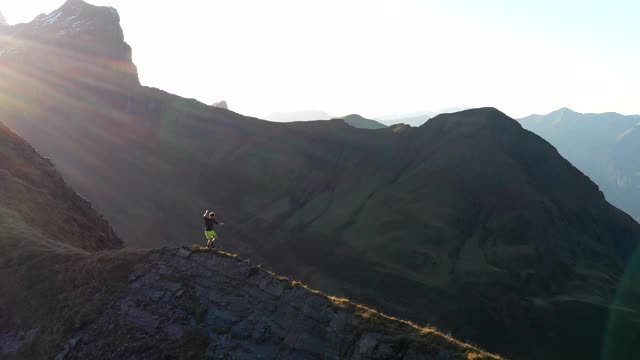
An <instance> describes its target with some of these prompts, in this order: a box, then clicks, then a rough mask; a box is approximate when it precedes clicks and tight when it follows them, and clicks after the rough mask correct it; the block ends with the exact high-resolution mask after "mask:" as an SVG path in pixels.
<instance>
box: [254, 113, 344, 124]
mask: <svg viewBox="0 0 640 360" xmlns="http://www.w3.org/2000/svg"><path fill="white" fill-rule="evenodd" d="M264 118H265V120H269V121H277V122H293V121H314V120H331V119H333V116H331V115H329V114H327V113H325V112H323V111H315V110H308V111H291V112H274V113H271V114H269V115H267V116H265V117H264Z"/></svg>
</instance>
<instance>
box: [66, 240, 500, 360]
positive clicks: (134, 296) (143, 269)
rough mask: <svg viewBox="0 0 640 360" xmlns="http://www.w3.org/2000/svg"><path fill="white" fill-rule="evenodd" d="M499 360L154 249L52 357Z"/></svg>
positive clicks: (245, 268)
mask: <svg viewBox="0 0 640 360" xmlns="http://www.w3.org/2000/svg"><path fill="white" fill-rule="evenodd" d="M95 354H102V355H104V356H107V355H108V356H109V357H110V358H117V359H131V358H136V359H140V358H147V359H156V358H206V359H320V358H322V359H392V358H393V359H497V357H495V356H492V355H489V354H486V353H484V352H482V351H480V350H478V349H476V348H473V347H471V346H468V345H465V344H462V343H460V342H458V341H455V340H453V339H451V338H449V337H447V336H444V335H442V334H440V333H438V332H436V331H434V330H432V329H427V328H418V327H416V326H414V325H412V324H409V323H407V322H403V321H400V320H397V319H392V318H389V317H386V316H384V315H381V314H379V313H377V312H375V311H373V310H370V309H367V308H364V307H361V306H357V305H354V304H352V303H349V302H348V301H346V300H344V299H335V298H329V297H327V296H325V295H323V294H321V293H319V292H316V291H312V290H310V289H308V288H306V287H304V286H302V285H300V284H299V283H296V282H291V281H289V280H287V279H285V278H280V277H278V276H275V275H274V274H272V273H270V272H267V271H265V270H263V269H261V268H260V267H256V266H254V265H252V264H250V263H248V262H246V261H243V260H240V259H239V258H237V257H236V256H232V255H229V254H226V253H222V252H217V251H211V250H203V249H196V251H193V250H191V249H188V248H181V249H175V250H158V251H153V252H152V253H150V254H149V255H148V256H147V258H146V260H145V261H143V262H142V263H140V264H138V265H136V266H135V271H134V273H132V274H131V276H130V277H129V287H128V290H127V291H126V292H125V293H124V296H123V297H122V298H121V299H120V300H119V301H117V302H114V303H113V304H112V305H111V306H110V307H109V308H108V309H107V310H106V311H105V312H104V314H103V315H102V316H101V317H100V318H99V319H98V320H97V321H96V322H95V323H94V324H92V325H90V326H87V327H86V328H85V329H83V330H82V331H79V332H77V333H75V334H73V335H72V336H71V338H70V340H69V341H68V343H67V345H66V346H65V349H64V351H62V352H61V353H60V354H59V355H58V357H57V358H56V359H60V360H62V359H66V360H69V359H88V358H92V357H93V356H95Z"/></svg>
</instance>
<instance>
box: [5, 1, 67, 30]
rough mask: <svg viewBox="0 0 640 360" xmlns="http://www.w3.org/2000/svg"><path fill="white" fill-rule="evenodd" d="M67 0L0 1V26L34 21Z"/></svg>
mask: <svg viewBox="0 0 640 360" xmlns="http://www.w3.org/2000/svg"><path fill="white" fill-rule="evenodd" d="M64 2H65V0H21V1H15V0H0V24H3V25H6V24H7V23H8V24H19V23H24V22H29V21H31V20H33V19H34V18H35V17H36V16H38V15H39V14H41V13H43V12H45V13H49V12H51V11H53V10H55V9H57V8H58V7H60V5H62V4H63V3H64Z"/></svg>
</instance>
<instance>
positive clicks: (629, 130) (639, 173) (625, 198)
mask: <svg viewBox="0 0 640 360" xmlns="http://www.w3.org/2000/svg"><path fill="white" fill-rule="evenodd" d="M519 121H520V122H521V123H522V125H523V126H524V127H525V128H526V129H529V130H531V131H533V132H534V133H536V134H538V135H540V136H542V137H543V138H544V139H545V140H547V141H549V142H550V143H551V144H552V145H554V146H555V147H557V148H558V151H560V154H562V155H563V156H564V157H566V158H567V159H568V160H569V161H571V163H572V164H574V165H575V166H576V167H577V168H578V169H580V170H582V171H583V172H584V173H585V174H586V175H588V176H589V177H590V178H591V179H592V180H593V181H594V182H595V183H596V184H598V185H599V186H600V188H601V189H602V191H603V192H604V194H605V196H606V197H607V199H608V200H609V201H610V202H611V203H613V204H614V205H616V206H618V207H619V208H620V209H622V210H624V211H626V212H628V213H629V214H631V215H632V216H633V217H635V218H636V219H638V220H640V116H639V115H634V116H623V115H620V114H617V113H603V114H581V113H578V112H575V111H572V110H570V109H567V108H563V109H560V110H557V111H554V112H552V113H550V114H547V115H531V116H528V117H526V118H522V119H519Z"/></svg>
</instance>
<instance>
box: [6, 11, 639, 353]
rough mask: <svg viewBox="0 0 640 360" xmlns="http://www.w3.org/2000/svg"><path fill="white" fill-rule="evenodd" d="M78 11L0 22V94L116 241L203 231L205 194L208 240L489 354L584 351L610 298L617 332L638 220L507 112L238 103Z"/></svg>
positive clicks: (149, 242) (109, 21) (599, 342)
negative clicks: (171, 90)
mask: <svg viewBox="0 0 640 360" xmlns="http://www.w3.org/2000/svg"><path fill="white" fill-rule="evenodd" d="M74 3H77V1H76V2H74ZM76 10H77V9H76ZM79 11H81V14H83V15H82V16H86V20H87V22H88V23H91V24H92V26H89V27H88V28H87V29H86V32H87V34H86V35H85V34H84V31H85V30H82V29H80V30H78V31H77V32H73V33H71V32H64V33H63V31H64V27H65V26H67V25H64V26H63V25H55V26H57V27H54V28H52V31H53V32H48V31H47V32H45V33H43V32H42V31H41V30H39V31H35V30H32V31H25V32H17V33H14V38H13V39H14V40H13V41H14V42H15V41H19V40H20V39H21V37H22V36H29V39H30V41H28V42H24V43H23V45H21V46H20V47H14V48H13V51H11V52H10V53H8V55H3V56H1V57H0V65H2V67H3V69H8V70H10V71H3V72H2V78H0V84H1V90H0V91H1V92H0V93H1V96H2V99H1V100H2V101H0V111H1V112H2V114H3V119H5V120H6V122H7V123H8V124H10V126H11V127H12V128H14V129H16V130H17V131H18V132H19V133H20V134H21V135H22V136H24V137H25V138H26V139H28V140H29V141H30V142H32V143H33V144H34V145H35V146H36V147H37V148H38V149H40V150H41V151H42V152H43V153H44V154H46V155H47V156H50V157H51V158H52V159H53V161H54V162H55V163H56V165H57V166H58V168H59V169H60V171H61V172H62V174H63V175H64V176H65V177H66V178H67V179H68V181H69V182H70V183H71V184H72V185H74V187H75V188H76V189H78V190H79V191H80V192H81V193H82V194H85V195H86V196H87V198H89V199H90V200H91V201H92V202H93V203H94V204H95V205H96V206H97V208H98V209H100V210H101V211H103V212H104V213H105V214H106V216H107V218H108V219H109V220H110V221H111V222H112V224H113V225H114V227H115V229H116V230H117V231H118V233H119V234H120V235H122V236H123V238H124V239H126V240H127V241H128V242H129V244H130V245H136V246H161V245H166V244H174V245H175V244H185V243H191V242H193V239H198V238H202V239H204V237H203V234H202V231H201V226H202V224H201V213H202V210H203V209H205V208H214V209H215V211H216V212H217V213H218V214H219V216H220V217H221V218H222V219H224V220H223V221H225V223H226V225H225V226H224V227H223V228H222V229H220V231H219V233H220V239H219V244H220V246H221V247H223V248H224V249H228V250H232V251H234V252H238V253H240V254H242V255H243V256H245V257H251V258H252V259H256V260H257V261H261V262H262V263H263V264H265V266H268V267H270V268H273V269H276V270H278V271H279V272H280V273H283V274H285V275H290V276H292V277H294V278H297V279H302V280H303V281H305V282H307V283H309V284H310V285H312V286H314V287H316V288H319V289H321V290H324V291H327V292H330V293H334V294H341V295H347V296H349V297H350V298H353V299H355V300H357V301H361V302H364V303H366V304H370V305H372V306H375V307H376V308H379V309H382V310H384V311H386V312H389V313H392V314H394V315H398V316H401V317H403V318H409V319H411V320H414V321H417V322H420V323H430V324H437V325H438V326H440V327H441V328H444V329H447V330H450V331H452V332H453V333H454V334H455V335H459V336H461V337H463V338H468V339H471V340H473V341H474V342H476V343H479V344H480V345H482V346H485V347H487V348H489V349H490V350H492V351H496V352H500V353H505V354H507V355H511V356H513V357H514V358H523V359H541V358H544V359H552V358H576V357H579V358H584V359H588V358H593V359H595V358H598V357H599V355H600V354H601V351H600V350H601V349H602V347H603V336H602V334H603V333H604V332H605V330H606V329H608V327H607V319H608V317H609V314H610V313H611V314H614V315H615V316H617V317H618V318H620V319H624V320H621V321H624V322H625V323H624V324H621V325H618V327H621V328H624V329H627V327H628V329H629V331H624V332H622V333H623V334H629V335H628V336H629V339H631V340H630V341H629V342H627V344H634V342H633V334H637V333H638V331H637V324H638V322H637V318H636V317H637V315H636V314H637V310H638V307H637V303H634V302H633V301H630V302H628V303H627V302H625V303H623V304H616V305H617V306H616V307H612V306H610V305H611V304H612V303H613V301H614V300H613V299H614V294H615V293H616V290H619V289H617V285H618V284H619V283H620V280H621V279H622V276H623V273H624V271H625V266H626V264H627V263H628V260H629V258H630V257H631V255H632V254H633V252H634V249H635V248H636V246H637V243H638V240H640V225H639V224H638V223H636V222H635V221H633V219H631V217H629V216H628V215H626V214H625V213H623V212H622V211H620V210H618V209H616V208H614V207H613V206H611V205H610V204H608V203H607V202H606V201H605V199H604V197H603V195H602V194H601V193H600V192H599V191H598V188H597V186H596V185H595V184H593V183H592V182H591V181H590V180H589V179H588V178H587V177H586V176H584V175H583V174H582V173H581V172H580V171H578V170H577V169H576V168H574V167H573V166H572V165H571V164H570V163H569V162H568V161H566V160H565V159H564V158H562V157H561V156H560V155H559V154H558V152H557V151H556V150H555V148H553V147H552V146H551V145H549V144H548V143H547V142H546V141H544V140H542V139H541V138H540V137H538V136H536V135H534V134H532V133H531V132H529V131H526V130H524V129H523V128H522V127H521V126H520V125H519V124H518V123H517V122H516V121H515V120H513V119H511V118H509V117H507V116H506V115H504V114H503V113H501V112H500V111H498V110H496V109H493V108H483V109H474V110H468V111H463V112H459V113H454V114H443V115H439V116H437V117H435V118H433V119H431V120H430V121H428V122H427V123H426V124H424V125H422V126H420V127H418V128H411V127H406V126H394V127H390V128H384V129H379V130H363V129H357V128H354V127H352V126H349V125H347V124H346V123H345V122H344V121H342V120H330V121H311V122H296V123H274V122H268V121H262V120H259V119H255V118H250V117H244V116H242V115H240V114H236V113H233V112H230V111H227V110H224V109H219V108H215V107H211V106H207V105H205V104H202V103H199V102H197V101H194V100H188V99H183V98H180V97H178V96H174V95H171V94H168V93H166V92H163V91H161V90H157V89H150V88H146V87H142V86H140V85H139V83H138V82H137V75H136V73H135V67H134V66H133V64H132V63H131V58H130V55H131V54H130V51H129V48H128V46H126V44H124V42H123V40H122V32H121V30H120V28H119V26H118V22H117V20H118V17H117V14H115V15H114V13H113V12H112V11H111V10H109V9H107V8H94V7H90V6H87V5H85V7H84V8H82V9H80V10H79ZM54 14H55V13H54ZM68 16H69V14H68V13H66V12H65V11H63V12H62V13H61V14H60V15H58V16H57V17H56V18H55V20H54V21H52V20H51V19H53V17H52V16H51V15H49V16H48V17H47V18H46V19H48V20H46V21H44V20H42V19H41V20H36V25H34V24H33V23H32V24H27V25H25V26H26V29H35V28H38V29H40V27H38V26H37V21H42V22H43V23H44V22H53V23H54V24H55V22H56V21H58V20H57V19H67V18H68ZM47 24H48V23H47ZM47 26H49V25H47ZM61 33H62V35H52V34H61ZM23 34H24V35H23ZM85 41H86V42H87V43H85ZM43 43H46V44H47V46H41V45H39V44H43ZM14 45H15V43H14ZM109 54H111V55H109ZM105 58H107V59H109V60H110V61H105V62H104V63H98V64H96V63H94V62H93V60H96V59H98V60H96V61H101V60H102V59H105ZM43 59H46V61H43ZM52 60H53V61H52ZM85 60H86V61H85ZM100 64H102V65H104V66H99V65H100ZM114 64H117V66H116V65H114ZM78 73H81V74H83V76H81V77H79V76H78V75H77V74H78ZM626 278H627V277H625V279H626ZM618 315H619V316H618ZM576 324H579V326H578V325H576ZM634 324H635V325H634ZM634 326H635V328H634ZM635 347H636V346H632V347H630V348H626V349H623V350H618V351H628V352H627V353H622V354H623V355H624V356H623V357H627V358H632V357H633V356H634V355H633V353H632V352H633V351H634V350H635Z"/></svg>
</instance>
